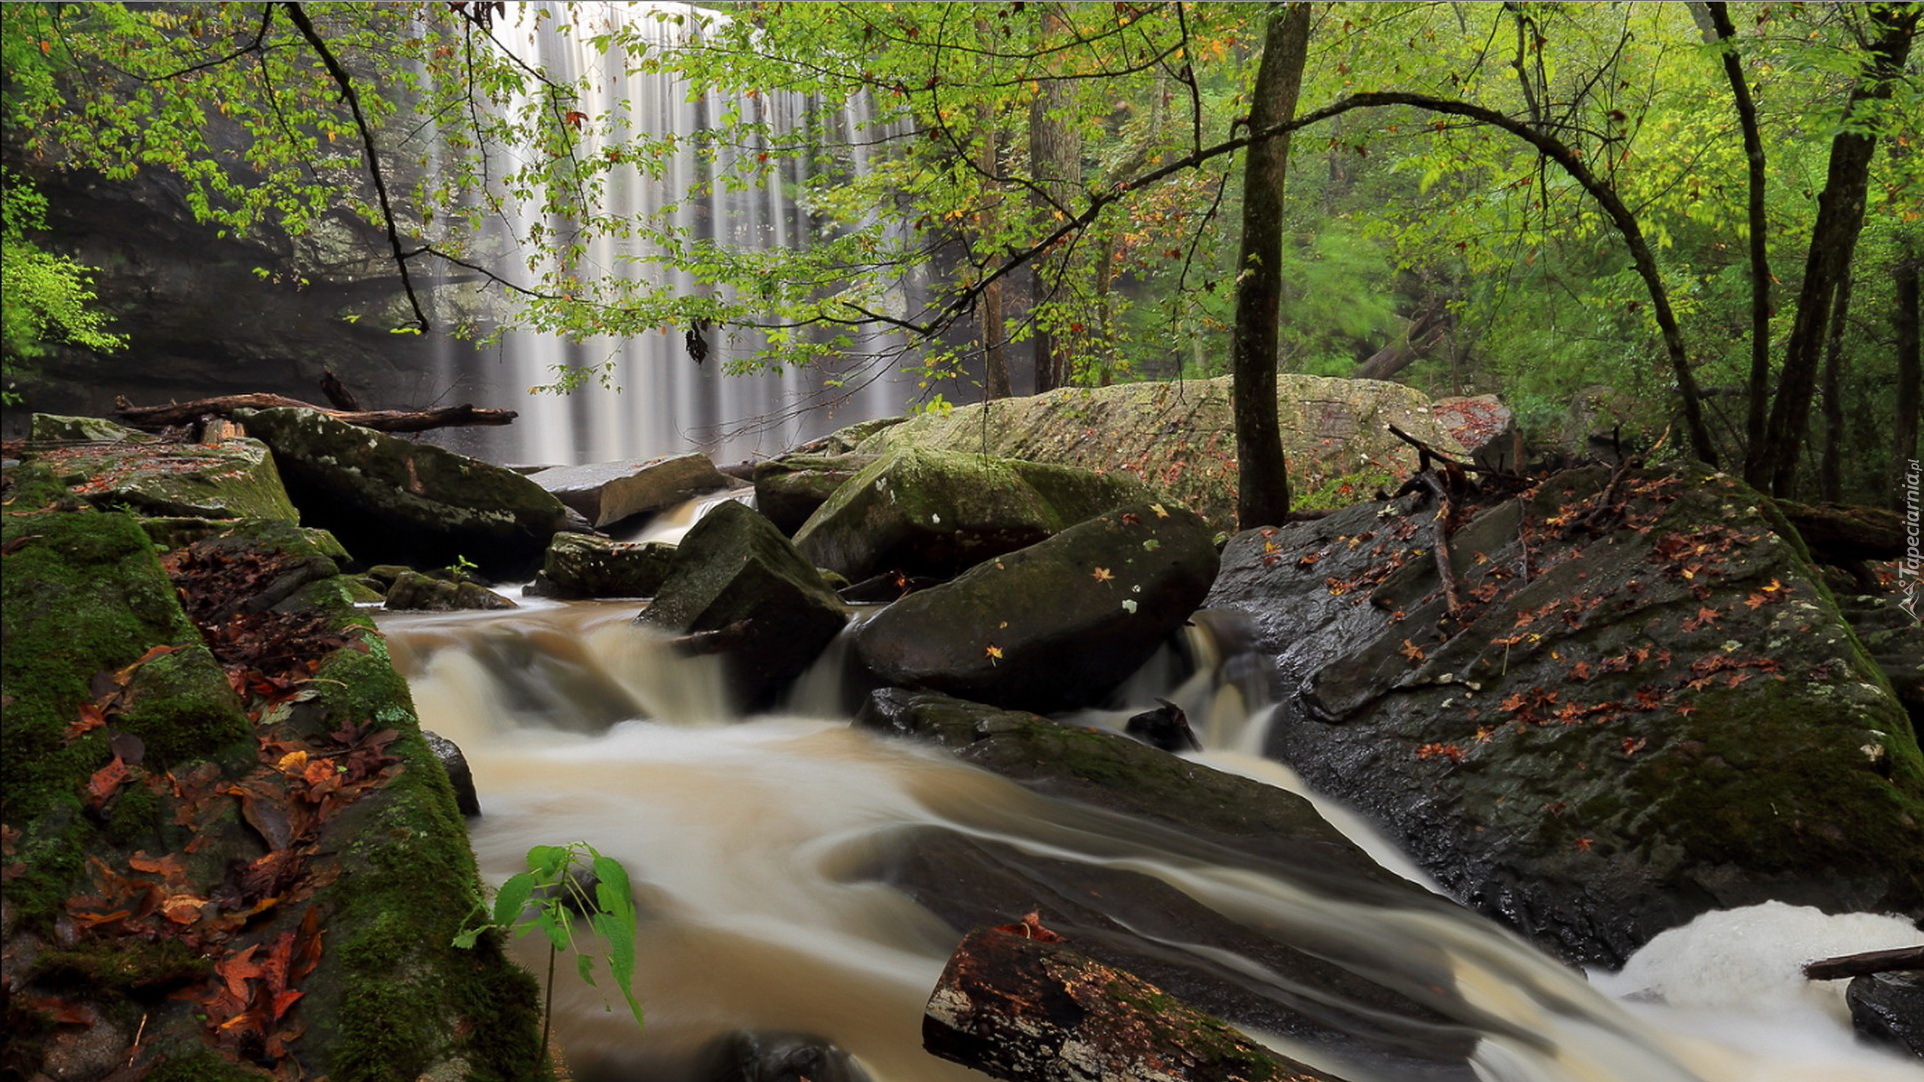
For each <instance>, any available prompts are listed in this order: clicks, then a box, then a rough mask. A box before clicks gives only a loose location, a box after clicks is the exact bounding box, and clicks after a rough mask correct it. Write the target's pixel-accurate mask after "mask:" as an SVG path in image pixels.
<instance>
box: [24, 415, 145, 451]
mask: <svg viewBox="0 0 1924 1082" xmlns="http://www.w3.org/2000/svg"><path fill="white" fill-rule="evenodd" d="M28 433H29V435H28V439H30V440H32V441H33V442H34V443H36V444H51V443H94V442H98V443H152V442H154V440H155V439H156V438H157V437H154V436H150V435H148V434H147V433H145V432H137V431H135V430H134V429H131V428H128V427H127V426H126V425H123V424H121V423H119V422H117V421H109V420H107V419H106V418H104V417H62V416H60V415H58V414H53V413H36V414H34V415H33V421H32V424H31V427H30V428H29V429H28Z"/></svg>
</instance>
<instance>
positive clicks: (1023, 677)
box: [855, 503, 1217, 711]
mask: <svg viewBox="0 0 1924 1082" xmlns="http://www.w3.org/2000/svg"><path fill="white" fill-rule="evenodd" d="M1216 567H1217V559H1216V549H1215V545H1214V541H1213V538H1212V535H1211V533H1210V530H1209V527H1208V525H1207V524H1206V523H1204V522H1203V520H1202V519H1201V518H1200V517H1198V516H1197V515H1195V514H1194V513H1193V512H1190V511H1188V510H1186V509H1184V508H1181V507H1177V506H1174V505H1164V504H1159V503H1151V504H1137V505H1134V506H1129V507H1123V508H1118V509H1117V510H1114V511H1111V512H1109V513H1107V514H1104V515H1099V516H1097V517H1096V518H1092V519H1089V520H1088V521H1086V522H1083V523H1081V524H1079V525H1076V526H1072V527H1070V528H1069V529H1067V530H1064V531H1062V532H1061V533H1059V534H1056V535H1055V536H1054V537H1051V538H1049V539H1048V540H1046V541H1042V542H1040V543H1038V544H1035V545H1031V546H1029V547H1028V548H1025V549H1021V550H1019V551H1016V552H1012V553H1010V554H1008V555H1006V556H999V557H996V558H995V559H992V560H988V561H986V562H984V563H981V564H978V565H977V566H976V567H974V568H973V569H971V570H969V571H967V572H965V573H964V574H962V575H961V576H960V577H958V578H957V579H955V580H954V581H953V582H948V583H944V584H942V585H940V586H935V587H931V588H930V589H927V590H923V591H921V592H919V593H915V594H911V595H910V596H908V597H905V598H903V599H902V600H900V601H897V602H896V603H895V604H893V605H891V606H889V607H888V608H886V609H884V610H883V611H882V612H881V613H880V614H879V615H877V616H876V617H875V618H874V619H872V620H870V621H868V622H867V623H865V624H863V625H862V628H861V630H860V631H858V632H857V633H856V637H855V648H856V652H857V655H858V657H859V658H860V660H861V662H862V664H863V665H864V666H866V667H867V668H868V670H869V671H870V672H872V673H873V674H875V676H876V677H877V678H879V679H880V680H881V681H882V682H883V683H886V684H894V685H897V686H901V687H913V688H923V689H927V690H931V691H942V692H947V693H949V694H952V695H957V696H961V697H962V698H966V699H972V700H975V701H978V702H984V703H991V704H994V705H997V706H1005V707H1014V708H1020V709H1024V710H1037V711H1050V710H1065V709H1071V708H1074V707H1079V706H1088V705H1091V704H1093V703H1095V702H1098V701H1100V700H1101V699H1102V697H1103V696H1104V695H1106V694H1108V693H1109V692H1110V691H1112V690H1114V688H1115V687H1116V685H1118V684H1120V683H1121V682H1122V681H1123V680H1124V679H1125V678H1127V677H1128V676H1129V674H1131V673H1133V672H1135V671H1136V669H1138V668H1140V667H1141V665H1142V664H1143V662H1145V661H1147V660H1148V659H1149V656H1150V655H1151V654H1153V653H1154V652H1155V650H1156V647H1157V646H1158V645H1159V644H1161V642H1162V641H1163V639H1164V638H1165V637H1166V636H1168V635H1169V633H1170V632H1172V631H1174V630H1175V629H1176V628H1178V627H1180V626H1181V625H1182V623H1183V621H1185V620H1187V619H1188V618H1189V615H1190V614H1191V613H1192V612H1194V611H1195V609H1196V606H1197V604H1198V603H1199V602H1200V601H1201V600H1202V598H1203V596H1204V595H1205V594H1206V593H1207V592H1208V591H1209V585H1210V582H1211V581H1212V580H1213V579H1214V578H1215V575H1216Z"/></svg>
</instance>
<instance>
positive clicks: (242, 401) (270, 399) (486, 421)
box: [114, 394, 515, 432]
mask: <svg viewBox="0 0 1924 1082" xmlns="http://www.w3.org/2000/svg"><path fill="white" fill-rule="evenodd" d="M280 408H292V409H304V410H313V411H314V412H316V413H325V414H327V415H328V416H329V417H332V418H334V419H335V420H337V421H346V422H347V423H348V424H351V425H360V426H361V427H362V428H371V429H374V430H375V431H376V432H426V431H427V430H429V429H431V428H458V427H462V426H465V425H505V424H510V423H512V422H513V421H514V418H515V412H514V411H513V410H496V409H479V408H476V407H474V406H469V405H460V406H443V407H441V408H439V409H428V410H361V411H359V412H352V411H348V410H331V409H322V408H321V407H320V406H316V405H315V404H313V403H312V402H303V401H301V400H300V399H298V398H287V397H285V396H283V395H277V394H230V395H221V396H219V397H217V398H197V399H195V400H194V401H192V402H176V403H170V404H168V405H165V406H136V405H133V404H132V403H130V402H128V401H127V400H126V399H124V398H122V399H119V400H118V401H116V402H115V403H114V413H115V415H116V416H118V417H119V418H120V419H121V420H123V421H125V422H127V423H128V424H129V425H132V426H133V427H135V428H140V429H149V430H158V429H162V428H167V427H170V426H173V425H187V424H193V423H195V422H197V421H199V420H200V419H201V418H203V417H231V416H232V415H233V413H234V411H235V410H264V409H280Z"/></svg>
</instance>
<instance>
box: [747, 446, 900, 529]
mask: <svg viewBox="0 0 1924 1082" xmlns="http://www.w3.org/2000/svg"><path fill="white" fill-rule="evenodd" d="M874 462H875V456H874V455H800V454H796V455H783V456H781V457H780V458H772V459H769V460H768V461H766V462H757V463H756V464H755V471H754V481H755V507H756V509H757V510H759V511H760V512H761V513H762V514H764V515H766V516H768V521H770V522H773V523H774V524H775V526H776V528H777V529H780V530H781V531H782V532H783V533H785V534H788V535H790V536H793V535H794V533H795V531H796V530H799V529H801V528H802V524H803V523H805V522H807V521H808V519H809V516H810V515H813V514H814V513H815V512H816V510H817V509H818V508H820V507H821V506H822V505H823V504H825V503H827V502H828V498H829V497H830V496H833V495H834V494H835V490H836V489H838V488H841V487H842V483H843V482H845V481H847V480H849V479H850V478H852V477H854V476H855V475H856V474H858V473H860V472H862V471H863V470H864V469H867V468H868V467H869V466H871V465H873V464H874Z"/></svg>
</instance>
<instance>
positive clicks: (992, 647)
mask: <svg viewBox="0 0 1924 1082" xmlns="http://www.w3.org/2000/svg"><path fill="white" fill-rule="evenodd" d="M982 656H984V657H986V658H988V659H989V664H991V665H993V664H995V663H996V662H998V661H1000V660H1002V648H1001V647H1000V646H997V645H996V644H994V643H990V644H989V648H988V649H987V650H984V651H982Z"/></svg>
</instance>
